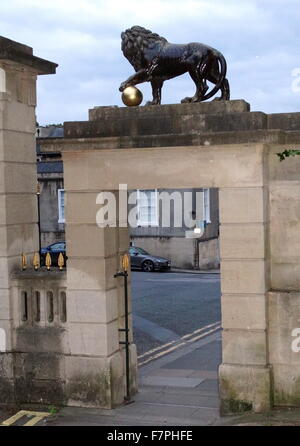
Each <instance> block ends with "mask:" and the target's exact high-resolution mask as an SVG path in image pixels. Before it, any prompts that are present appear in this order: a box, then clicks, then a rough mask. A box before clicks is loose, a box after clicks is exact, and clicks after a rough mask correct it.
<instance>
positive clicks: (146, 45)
mask: <svg viewBox="0 0 300 446" xmlns="http://www.w3.org/2000/svg"><path fill="white" fill-rule="evenodd" d="M121 38H122V45H121V48H122V51H123V54H124V56H125V57H126V59H128V61H129V62H130V64H131V65H132V66H133V68H134V69H135V71H136V73H135V74H134V75H132V76H130V77H129V78H128V79H127V80H126V81H124V82H122V84H121V86H120V88H119V90H120V91H123V90H125V88H127V87H130V86H133V85H136V84H140V83H142V82H150V83H151V87H152V94H153V100H152V101H151V102H148V103H147V105H157V104H160V103H161V90H162V86H163V83H164V81H166V80H168V79H172V78H174V77H176V76H180V75H181V74H184V73H186V72H188V73H189V74H190V76H191V78H192V80H193V81H194V83H195V84H196V93H195V95H194V96H192V97H187V98H185V99H183V100H182V101H181V102H201V101H206V100H207V99H209V98H211V97H212V96H214V95H215V94H216V93H217V92H218V90H221V97H219V98H216V99H219V100H229V99H230V89H229V82H228V80H227V79H226V72H227V64H226V60H225V58H224V56H223V55H222V54H221V53H220V52H219V51H217V50H216V49H214V48H211V47H210V46H207V45H203V44H202V43H196V42H192V43H187V44H182V45H181V44H174V43H169V42H168V41H167V40H166V39H165V38H164V37H161V36H159V35H158V34H155V33H153V32H151V31H150V30H148V29H145V28H143V27H141V26H133V27H132V28H130V29H127V30H126V31H124V32H122V34H121ZM207 81H209V82H211V83H213V84H214V87H213V88H212V90H211V91H210V92H209V93H206V92H207V90H208V89H209V87H208V85H207Z"/></svg>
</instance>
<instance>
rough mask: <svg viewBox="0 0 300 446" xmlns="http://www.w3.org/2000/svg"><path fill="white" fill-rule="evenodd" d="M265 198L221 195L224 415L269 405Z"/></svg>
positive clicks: (240, 192)
mask: <svg viewBox="0 0 300 446" xmlns="http://www.w3.org/2000/svg"><path fill="white" fill-rule="evenodd" d="M265 197H266V191H265V189H264V187H250V188H234V189H231V188H222V189H220V221H221V227H220V249H221V278H222V326H223V360H222V365H221V366H220V370H219V376H220V394H221V411H222V413H223V414H226V413H230V412H240V411H245V410H254V411H256V412H260V411H264V410H267V409H268V408H269V407H270V404H271V384H270V369H269V366H268V364H269V358H268V346H267V311H266V307H267V300H266V296H267V294H266V293H267V291H268V262H267V255H266V250H267V243H266V240H267V237H266V231H267V228H266V224H267V222H266V220H267V217H266V215H267V210H266V200H265Z"/></svg>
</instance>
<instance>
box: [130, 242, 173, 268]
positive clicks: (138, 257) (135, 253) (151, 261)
mask: <svg viewBox="0 0 300 446" xmlns="http://www.w3.org/2000/svg"><path fill="white" fill-rule="evenodd" d="M129 254H130V261H131V268H132V269H141V270H142V271H146V272H149V273H150V272H152V271H163V270H165V271H167V270H169V269H170V268H171V262H170V260H168V259H165V258H163V257H158V256H153V255H151V254H149V253H148V252H147V251H145V250H144V249H142V248H138V247H136V246H131V247H130V248H129Z"/></svg>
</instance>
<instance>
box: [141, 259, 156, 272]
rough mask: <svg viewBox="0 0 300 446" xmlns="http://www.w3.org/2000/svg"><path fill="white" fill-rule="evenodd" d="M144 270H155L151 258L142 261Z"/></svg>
mask: <svg viewBox="0 0 300 446" xmlns="http://www.w3.org/2000/svg"><path fill="white" fill-rule="evenodd" d="M142 270H143V271H145V272H147V273H151V272H152V271H154V263H153V262H152V261H151V260H145V261H144V262H143V263H142Z"/></svg>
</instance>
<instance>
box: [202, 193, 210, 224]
mask: <svg viewBox="0 0 300 446" xmlns="http://www.w3.org/2000/svg"><path fill="white" fill-rule="evenodd" d="M203 192H204V194H203V219H204V220H205V221H206V223H211V220H210V191H209V189H203Z"/></svg>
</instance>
